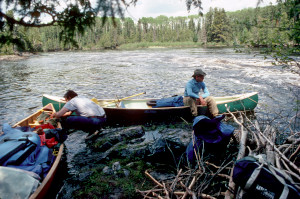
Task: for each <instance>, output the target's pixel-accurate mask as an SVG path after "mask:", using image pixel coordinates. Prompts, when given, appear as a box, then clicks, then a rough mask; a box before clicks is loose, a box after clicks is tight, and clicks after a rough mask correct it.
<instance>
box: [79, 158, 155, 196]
mask: <svg viewBox="0 0 300 199" xmlns="http://www.w3.org/2000/svg"><path fill="white" fill-rule="evenodd" d="M117 161H119V162H120V165H121V169H120V170H119V171H116V172H115V173H113V174H104V173H103V172H102V170H103V168H104V167H105V166H106V165H101V166H99V167H98V168H94V172H93V174H92V175H91V176H90V178H89V179H88V180H87V181H85V182H83V184H82V185H81V186H80V187H82V189H79V190H77V191H75V192H74V193H73V197H74V198H86V199H89V198H91V199H97V198H110V196H111V195H114V194H120V195H119V197H118V198H140V197H141V195H140V194H139V193H137V192H136V189H141V190H143V189H150V188H151V187H152V186H153V183H152V182H151V181H150V180H148V179H145V175H144V171H145V170H147V169H152V165H151V164H147V163H145V162H144V161H142V160H138V161H135V162H131V161H130V160H129V159H125V160H124V159H122V160H113V161H111V162H109V163H108V164H107V166H109V167H110V168H111V166H112V164H113V163H114V162H117ZM123 169H126V170H128V171H129V172H130V173H129V176H125V174H124V172H123Z"/></svg>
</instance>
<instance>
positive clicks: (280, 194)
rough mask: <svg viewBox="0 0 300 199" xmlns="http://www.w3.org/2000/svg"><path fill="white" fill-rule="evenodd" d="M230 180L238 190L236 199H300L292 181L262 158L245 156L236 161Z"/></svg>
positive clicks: (299, 193)
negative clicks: (231, 179)
mask: <svg viewBox="0 0 300 199" xmlns="http://www.w3.org/2000/svg"><path fill="white" fill-rule="evenodd" d="M258 157H259V156H258ZM232 178H233V182H234V183H235V184H236V185H237V186H239V189H240V191H239V193H238V194H237V198H241V199H252V198H255V199H277V198H278V199H296V198H300V192H299V190H298V189H297V188H296V186H294V183H293V180H292V179H291V178H290V177H289V176H287V175H286V174H285V173H284V172H283V171H281V170H279V169H277V168H275V167H274V166H272V165H268V164H267V163H266V162H265V161H263V159H262V158H259V159H258V158H256V157H252V156H247V157H244V158H241V159H240V160H238V161H236V163H235V166H234V170H233V176H232Z"/></svg>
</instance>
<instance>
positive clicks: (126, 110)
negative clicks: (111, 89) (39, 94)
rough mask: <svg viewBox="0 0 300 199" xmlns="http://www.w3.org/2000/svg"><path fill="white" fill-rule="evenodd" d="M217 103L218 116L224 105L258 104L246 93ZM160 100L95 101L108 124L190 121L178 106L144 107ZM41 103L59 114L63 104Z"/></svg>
mask: <svg viewBox="0 0 300 199" xmlns="http://www.w3.org/2000/svg"><path fill="white" fill-rule="evenodd" d="M214 99H215V100H216V102H217V106H218V109H219V114H223V113H226V112H227V110H226V107H225V104H227V106H228V108H229V110H230V111H231V112H236V111H253V110H254V108H255V107H256V106H257V103H258V93H257V92H253V93H246V94H240V95H233V96H227V97H214ZM151 100H159V99H129V100H122V101H121V104H120V106H118V107H117V106H116V105H115V104H113V103H110V104H108V105H106V104H107V102H111V101H113V100H112V99H101V100H100V99H98V100H97V101H98V104H99V105H100V106H101V107H103V109H104V110H105V113H106V116H107V123H109V124H122V123H124V124H138V123H145V122H151V121H166V120H167V119H170V118H171V119H174V118H180V117H182V118H184V119H191V117H192V116H191V111H190V107H188V106H180V107H158V108H153V107H151V106H148V105H147V102H148V101H151ZM42 103H43V105H44V104H47V103H52V104H53V106H54V108H55V109H56V111H59V110H60V109H61V108H62V107H63V105H64V104H65V101H62V100H61V97H55V96H50V95H46V94H45V95H43V98H42ZM206 110H207V107H206V106H200V105H199V106H198V114H199V115H204V114H205V113H206Z"/></svg>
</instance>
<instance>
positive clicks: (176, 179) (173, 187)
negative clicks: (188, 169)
mask: <svg viewBox="0 0 300 199" xmlns="http://www.w3.org/2000/svg"><path fill="white" fill-rule="evenodd" d="M181 172H182V169H180V170H179V171H178V173H177V175H176V178H175V179H174V180H173V182H172V184H171V187H170V188H171V190H172V191H173V190H174V189H175V186H176V184H177V181H178V177H179V176H180V175H181Z"/></svg>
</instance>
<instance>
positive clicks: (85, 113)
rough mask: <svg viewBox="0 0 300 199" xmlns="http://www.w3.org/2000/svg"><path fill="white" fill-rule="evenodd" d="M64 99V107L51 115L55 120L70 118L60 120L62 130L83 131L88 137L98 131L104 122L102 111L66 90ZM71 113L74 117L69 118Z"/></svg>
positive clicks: (104, 116)
mask: <svg viewBox="0 0 300 199" xmlns="http://www.w3.org/2000/svg"><path fill="white" fill-rule="evenodd" d="M64 98H65V100H66V101H67V103H66V104H65V105H64V107H63V108H62V109H61V110H60V111H58V112H57V113H53V114H52V115H51V116H52V117H55V118H61V117H67V116H70V117H67V118H66V119H63V120H62V127H63V128H65V129H77V130H83V131H85V132H87V133H89V135H90V134H93V133H95V132H96V131H98V130H100V129H101V127H102V126H103V124H104V123H105V122H106V115H105V111H104V109H103V108H102V107H100V106H99V105H97V104H96V103H94V102H93V101H92V100H90V99H88V98H85V97H78V95H77V93H75V92H74V91H72V90H68V91H67V92H66V93H65V95H64ZM73 112H75V113H76V115H74V116H71V114H72V113H73Z"/></svg>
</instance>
